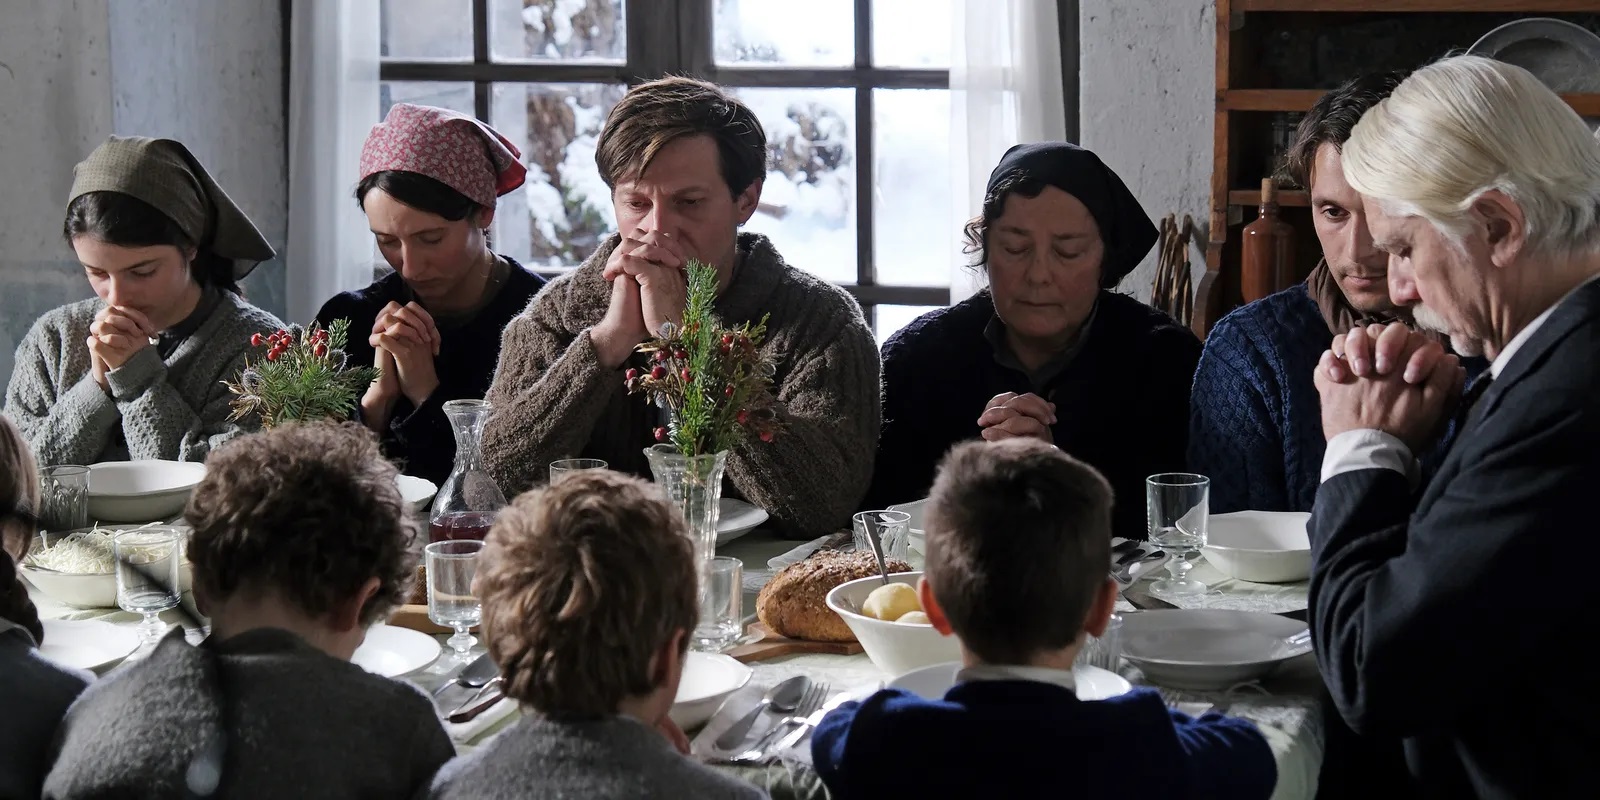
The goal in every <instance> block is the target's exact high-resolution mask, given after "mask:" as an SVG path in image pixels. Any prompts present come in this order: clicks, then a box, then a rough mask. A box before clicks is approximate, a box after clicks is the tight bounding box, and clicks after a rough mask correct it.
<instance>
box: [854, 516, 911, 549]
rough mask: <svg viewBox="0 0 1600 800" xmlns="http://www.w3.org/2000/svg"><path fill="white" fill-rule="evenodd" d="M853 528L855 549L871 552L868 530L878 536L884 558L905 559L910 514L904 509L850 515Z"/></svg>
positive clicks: (908, 540)
mask: <svg viewBox="0 0 1600 800" xmlns="http://www.w3.org/2000/svg"><path fill="white" fill-rule="evenodd" d="M851 522H853V523H854V529H855V545H856V551H857V552H861V553H870V552H872V542H871V540H869V539H868V538H867V535H868V532H874V533H876V534H877V536H878V543H879V545H881V546H882V547H883V557H884V559H885V560H888V559H891V558H897V559H899V560H901V561H906V560H908V558H909V555H910V550H911V515H910V514H907V513H906V512H904V511H862V512H859V513H857V514H856V515H855V516H854V517H851Z"/></svg>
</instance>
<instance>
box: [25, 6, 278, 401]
mask: <svg viewBox="0 0 1600 800" xmlns="http://www.w3.org/2000/svg"><path fill="white" fill-rule="evenodd" d="M280 13H281V12H280V8H279V3H278V0H226V2H222V3H218V2H213V1H212V0H116V1H115V2H108V0H49V2H9V1H8V2H6V3H5V4H4V10H3V11H0V187H4V188H5V191H4V192H0V385H3V384H4V383H5V382H6V381H8V380H9V379H10V376H11V368H12V359H13V356H14V352H15V349H16V344H17V342H18V341H20V340H21V338H22V337H23V335H24V334H26V333H27V330H28V328H29V326H30V325H32V323H33V320H34V319H36V318H37V317H38V316H39V315H40V314H43V313H44V312H45V311H48V310H50V309H51V308H54V307H56V306H58V305H61V304H63V303H66V302H69V301H72V300H77V299H81V298H84V297H88V296H90V291H89V286H88V283H87V282H86V281H85V280H84V278H83V273H82V271H81V269H80V268H79V267H78V265H77V263H76V260H75V259H74V258H73V257H72V253H71V251H70V250H69V249H68V247H67V245H66V244H65V243H64V242H63V241H62V240H61V221H62V213H63V210H64V208H65V204H66V199H67V192H68V190H69V189H70V188H71V185H72V167H73V165H74V164H76V163H78V162H79V161H81V160H82V159H83V157H84V156H85V155H87V154H88V153H89V151H90V150H93V149H94V148H95V146H97V145H98V144H100V143H101V142H102V141H104V140H105V137H106V136H108V135H110V134H112V133H119V134H125V135H135V134H137V135H152V136H170V137H174V138H177V139H181V140H182V141H184V142H185V143H187V144H188V145H189V146H190V147H191V148H192V149H193V150H194V152H195V154H196V155H197V156H198V157H199V158H200V159H201V161H202V162H204V163H205V164H206V166H207V168H208V169H210V170H211V171H212V173H213V174H214V175H215V176H216V177H217V179H218V181H219V182H221V183H222V184H223V186H225V187H227V188H228V189H229V190H230V192H231V194H232V195H233V197H234V199H235V201H236V202H238V203H239V205H240V206H241V207H243V208H244V210H245V211H246V213H248V214H250V216H251V218H252V219H254V220H255V221H256V224H257V225H259V226H260V227H261V228H262V233H264V234H265V235H266V237H267V240H268V241H269V242H271V243H272V244H273V246H274V247H275V248H278V249H279V250H281V249H282V247H283V242H284V234H285V227H286V224H287V222H286V221H287V211H286V207H287V196H288V193H287V189H286V185H285V183H286V182H285V177H284V141H285V140H284V113H283V86H284V83H283V75H284V72H283V53H282V46H283V38H282V36H283V33H282V21H281V18H280ZM245 288H246V291H247V292H248V293H249V295H250V299H251V300H252V301H254V302H256V303H257V304H259V305H261V306H263V307H265V308H267V309H268V310H271V311H274V312H281V310H282V307H283V296H284V286H283V271H282V268H281V265H279V264H278V263H276V262H274V263H270V264H264V265H262V266H261V267H260V268H258V269H257V270H256V273H255V274H253V275H252V276H251V277H250V279H249V280H248V281H247V283H246V286H245Z"/></svg>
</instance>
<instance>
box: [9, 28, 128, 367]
mask: <svg viewBox="0 0 1600 800" xmlns="http://www.w3.org/2000/svg"><path fill="white" fill-rule="evenodd" d="M111 130H112V128H111V54H110V31H109V26H108V21H107V13H106V0H59V2H48V3H26V2H24V3H9V2H8V3H6V6H5V10H4V12H3V14H0V186H3V187H5V191H3V192H0V380H5V379H9V377H10V375H11V363H12V357H13V354H14V353H15V350H16V345H17V342H19V341H21V340H22V337H23V335H24V334H26V333H27V331H28V327H29V326H30V325H32V324H33V320H34V319H35V318H36V317H38V316H39V314H40V313H42V312H43V311H45V310H48V309H50V308H54V307H55V306H58V305H61V304H62V303H66V302H68V301H71V300H77V299H80V298H83V297H88V296H89V294H90V292H89V284H88V283H87V282H86V281H85V280H84V279H83V272H82V270H81V269H80V268H79V267H78V266H77V262H76V261H75V260H74V259H73V258H72V255H71V253H70V252H69V251H68V250H67V247H66V245H65V244H64V243H63V242H62V240H61V220H62V211H63V209H64V208H65V207H66V199H67V192H68V190H69V189H71V187H72V165H73V164H76V163H77V162H78V161H79V160H81V159H82V158H83V156H84V154H86V153H88V152H89V151H90V150H92V149H94V146H95V145H97V144H99V143H100V142H101V141H102V140H103V139H104V138H105V137H106V135H107V134H109V133H111Z"/></svg>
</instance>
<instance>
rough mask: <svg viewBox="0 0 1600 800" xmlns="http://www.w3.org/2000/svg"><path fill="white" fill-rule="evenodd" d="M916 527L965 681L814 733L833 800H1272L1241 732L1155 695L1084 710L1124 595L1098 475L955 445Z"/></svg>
mask: <svg viewBox="0 0 1600 800" xmlns="http://www.w3.org/2000/svg"><path fill="white" fill-rule="evenodd" d="M1124 502H1127V500H1124ZM926 525H927V571H926V573H925V574H924V576H923V579H922V581H921V583H920V585H919V586H918V594H919V595H920V597H921V600H922V605H923V609H924V610H925V611H926V612H927V614H928V617H929V619H930V620H931V621H932V622H933V625H934V627H935V628H937V629H938V630H939V632H940V633H943V634H945V635H947V636H948V635H954V636H956V637H957V638H958V639H959V640H960V642H961V653H962V661H963V665H964V667H963V669H962V670H961V671H960V672H959V673H958V675H957V683H956V685H955V686H953V687H951V689H950V690H949V691H948V692H947V693H946V694H945V696H944V699H942V700H926V699H923V698H920V697H918V696H916V695H914V694H912V693H910V692H906V691H902V690H898V689H885V690H883V691H880V692H878V693H876V694H874V695H872V696H871V697H868V698H867V699H866V700H864V701H861V702H859V703H855V702H849V703H844V704H842V705H840V706H839V708H837V709H835V710H834V711H833V712H832V713H830V714H828V715H827V717H826V718H824V719H823V721H822V724H821V725H819V726H817V729H816V731H815V733H814V734H813V736H812V742H811V748H812V760H813V761H814V762H815V764H816V767H817V770H818V772H820V773H821V775H822V777H823V780H824V781H825V782H826V783H827V784H828V788H829V789H830V790H831V791H832V792H833V793H834V794H835V795H836V796H838V797H841V798H852V797H878V796H882V797H891V796H892V797H918V796H928V797H1025V796H1031V795H1035V794H1039V793H1041V792H1045V791H1050V792H1052V793H1054V792H1056V791H1060V790H1061V789H1062V788H1067V789H1070V790H1071V793H1072V795H1073V796H1075V797H1109V798H1117V800H1132V799H1133V798H1140V797H1148V798H1152V799H1153V800H1154V799H1159V800H1172V798H1228V800H1249V798H1265V797H1268V796H1270V795H1271V794H1272V791H1273V788H1274V786H1275V785H1276V784H1277V766H1276V763H1275V761H1274V760H1273V756H1272V751H1271V749H1270V748H1269V747H1268V746H1267V742H1266V739H1264V738H1263V737H1262V736H1261V732H1260V731H1258V730H1257V729H1256V727H1255V725H1254V724H1252V723H1250V722H1249V721H1246V720H1243V719H1238V718H1233V717H1226V716H1223V715H1221V714H1206V715H1204V716H1202V717H1200V718H1198V719H1194V718H1191V717H1189V716H1188V715H1186V714H1182V713H1179V712H1177V711H1171V710H1168V709H1167V707H1166V705H1165V703H1163V701H1162V699H1161V696H1160V695H1159V694H1157V693H1156V692H1155V691H1154V690H1152V689H1135V690H1134V691H1132V692H1129V693H1128V694H1125V695H1122V696H1120V697H1114V698H1110V699H1107V700H1095V701H1084V700H1079V699H1078V697H1077V695H1076V693H1075V690H1074V683H1073V674H1072V662H1073V659H1074V658H1075V657H1076V656H1077V653H1078V649H1079V647H1081V646H1082V644H1083V641H1084V637H1085V636H1097V635H1099V634H1101V633H1103V632H1104V631H1105V628H1106V623H1107V621H1108V620H1109V619H1110V617H1111V612H1112V609H1113V607H1114V606H1115V603H1116V597H1117V586H1116V583H1115V582H1114V581H1112V580H1111V579H1110V578H1109V576H1108V575H1107V572H1106V565H1107V564H1109V563H1110V559H1111V555H1110V547H1111V489H1110V487H1109V486H1108V485H1107V483H1106V481H1105V479H1104V478H1102V477H1101V476H1100V474H1099V473H1097V472H1096V471H1095V470H1094V469H1093V468H1091V467H1089V466H1088V465H1086V464H1084V463H1082V462H1080V461H1077V460H1075V459H1073V458H1071V457H1070V456H1068V455H1066V454H1065V453H1063V452H1061V451H1060V450H1057V449H1056V448H1054V447H1052V446H1051V445H1049V444H1047V443H1045V442H1042V441H1037V440H1034V439H1027V438H1016V439H1009V440H1006V441H1002V442H995V443H989V442H968V443H966V444H962V445H958V446H957V447H955V448H953V449H952V450H951V451H950V454H949V455H948V456H947V457H946V458H945V460H944V463H943V464H942V465H941V466H940V469H939V475H938V477H937V478H936V479H935V481H934V485H933V490H932V493H931V495H930V498H929V503H928V508H927V518H926Z"/></svg>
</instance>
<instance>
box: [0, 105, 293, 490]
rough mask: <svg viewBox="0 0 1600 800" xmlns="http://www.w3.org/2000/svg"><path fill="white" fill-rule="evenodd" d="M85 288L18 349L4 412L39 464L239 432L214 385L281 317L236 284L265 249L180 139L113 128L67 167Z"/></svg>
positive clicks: (200, 452)
mask: <svg viewBox="0 0 1600 800" xmlns="http://www.w3.org/2000/svg"><path fill="white" fill-rule="evenodd" d="M62 227H63V234H64V235H65V237H66V239H67V242H68V243H69V244H71V245H72V249H73V252H74V253H75V254H76V255H77V258H78V261H79V262H80V263H82V264H83V271H84V275H85V277H87V278H88V280H89V286H90V288H92V289H94V293H95V295H96V296H95V297H94V298H93V299H90V300H82V301H79V302H76V303H71V304H69V305H65V306H62V307H60V308H57V309H55V310H54V311H50V312H48V313H46V314H45V315H44V316H43V317H40V318H39V320H38V321H37V322H35V323H34V325H33V329H32V330H30V331H29V332H28V335H27V337H26V338H25V339H23V341H22V344H21V346H19V347H18V348H17V357H16V367H15V371H14V372H13V373H12V375H11V383H10V385H9V386H7V387H6V406H5V412H6V414H7V415H8V416H10V417H11V419H12V420H14V421H15V422H16V423H17V427H19V428H21V429H22V433H23V435H24V436H25V437H27V439H28V444H29V446H30V447H32V448H33V452H34V454H35V455H36V456H38V458H39V461H40V463H42V464H89V463H93V462H96V461H121V460H127V459H165V460H170V461H204V460H205V457H206V454H207V453H209V452H210V451H211V449H212V448H213V447H216V446H217V445H219V444H221V443H222V442H224V441H227V440H228V439H230V438H233V437H234V436H236V435H237V434H238V433H239V432H240V431H241V430H242V429H244V428H243V427H242V423H239V422H234V421H231V420H230V419H229V415H230V414H231V413H232V409H231V407H230V404H231V403H232V400H233V396H232V395H231V394H230V393H229V392H228V390H227V388H226V387H224V386H223V385H222V382H223V381H224V380H232V379H234V378H235V377H236V376H237V375H238V374H239V371H240V369H242V368H243V367H244V362H245V357H246V356H248V355H249V354H250V350H251V345H250V337H251V335H252V334H256V333H262V334H269V333H271V332H273V331H275V330H277V329H278V328H280V327H282V326H283V323H282V322H280V321H279V320H278V318H277V317H274V316H273V315H271V314H269V313H267V312H265V311H262V310H261V309H259V308H256V307H255V306H253V305H250V304H249V303H247V302H245V299H244V297H242V296H241V295H240V292H239V281H240V280H242V279H243V278H244V276H246V275H248V274H249V273H250V271H251V270H252V269H254V268H255V265H256V264H257V263H259V262H261V261H266V260H268V259H270V258H272V257H273V252H272V247H271V246H270V245H268V244H267V241H266V240H265V239H263V238H262V236H261V233H260V232H259V231H257V230H256V227H255V225H253V224H252V223H251V222H250V219H249V218H248V217H246V216H245V214H244V212H243V211H240V210H239V207H238V206H236V205H234V203H233V200H231V199H230V198H229V197H228V194H227V192H224V191H223V190H222V187H221V186H218V185H217V182H216V181H214V180H212V179H211V176H210V175H209V174H207V173H206V170H205V168H204V167H202V166H201V165H200V162H199V161H198V160H197V159H195V157H194V155H193V154H191V153H190V152H189V150H188V148H186V147H184V146H183V145H182V144H180V143H178V142H175V141H172V140H170V139H147V138H143V137H121V136H113V137H111V138H110V139H109V140H107V141H106V142H105V143H104V144H102V145H100V146H99V147H97V148H95V150H94V152H93V153H90V154H89V157H88V158H87V159H85V160H84V161H83V162H82V163H80V164H78V166H77V167H76V168H75V169H74V170H73V182H72V193H71V196H70V197H69V198H68V200H67V217H66V222H65V224H64V225H63V226H62Z"/></svg>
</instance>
